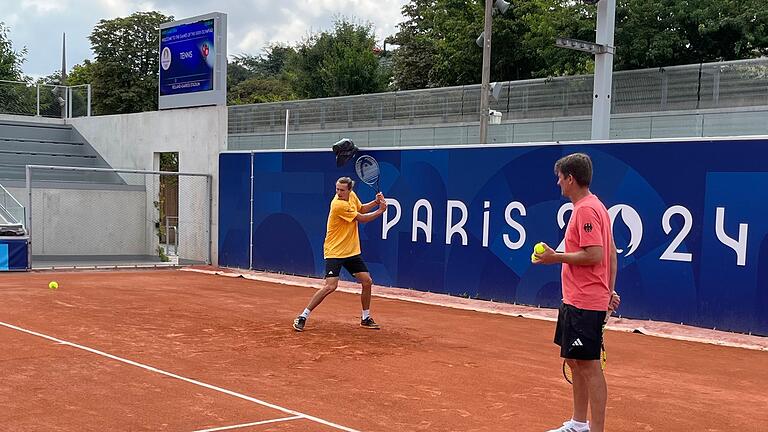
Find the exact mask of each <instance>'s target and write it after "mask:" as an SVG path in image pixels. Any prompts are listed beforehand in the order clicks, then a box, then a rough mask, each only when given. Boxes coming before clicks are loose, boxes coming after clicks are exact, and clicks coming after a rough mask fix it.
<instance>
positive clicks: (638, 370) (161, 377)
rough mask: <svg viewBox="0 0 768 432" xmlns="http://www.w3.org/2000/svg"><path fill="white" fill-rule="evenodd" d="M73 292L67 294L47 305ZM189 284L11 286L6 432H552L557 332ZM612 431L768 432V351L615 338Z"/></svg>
mask: <svg viewBox="0 0 768 432" xmlns="http://www.w3.org/2000/svg"><path fill="white" fill-rule="evenodd" d="M50 280H57V281H58V282H59V285H60V288H59V289H58V290H56V291H52V290H49V289H48V288H47V285H48V282H49V281H50ZM312 290H313V289H312V288H308V287H301V286H291V285H286V284H276V283H268V282H263V281H262V282H260V281H254V280H248V279H243V278H231V277H223V276H216V275H209V274H201V273H195V272H188V271H178V270H151V271H122V272H116V271H109V272H49V273H31V274H30V273H25V274H4V275H2V276H0V323H2V324H1V325H0V345H1V346H2V350H0V365H1V366H0V382H1V383H2V384H1V385H0V406H2V407H3V408H2V410H0V412H1V413H2V414H0V429H2V430H9V431H107V430H109V431H118V430H119V431H190V432H191V431H204V430H205V431H213V430H235V431H281V432H282V431H320V432H324V431H338V430H345V431H386V432H393V431H404V432H405V431H408V432H411V431H506V430H514V431H545V430H547V429H549V428H553V427H556V426H558V425H559V424H560V423H561V422H562V421H563V420H565V419H566V418H568V417H569V415H570V394H569V392H570V387H569V385H568V384H567V383H566V382H565V381H564V380H563V378H562V375H561V370H560V366H561V365H560V360H559V359H558V351H557V349H556V347H555V346H554V345H553V344H552V343H551V342H550V340H551V338H552V332H553V327H554V324H553V323H552V322H549V321H543V320H535V319H527V318H518V317H513V316H505V315H499V314H489V313H482V312H476V311H468V310H458V309H453V308H447V307H442V306H434V305H428V304H422V303H414V302H407V301H401V300H395V299H389V298H374V302H373V313H374V316H375V318H376V320H377V321H379V322H380V323H381V324H382V326H383V328H382V330H380V331H372V330H367V329H362V328H360V327H359V326H358V321H359V318H358V314H359V309H360V308H359V297H358V296H356V295H355V294H351V293H344V292H338V293H334V294H333V295H332V296H330V297H329V298H328V299H327V300H326V301H325V302H324V303H323V304H322V306H320V307H319V308H318V309H317V310H316V311H315V312H314V313H313V314H312V316H311V318H310V320H309V321H308V324H307V328H306V331H305V332H303V333H296V332H294V331H293V330H292V329H291V322H292V320H293V318H294V317H295V315H296V313H297V312H299V311H301V310H302V309H303V308H304V306H305V305H306V302H307V301H308V299H309V297H310V296H311V294H312ZM606 345H607V349H608V353H609V359H608V369H607V370H606V376H607V380H608V384H609V401H608V422H607V429H606V430H608V431H632V432H636V431H661V432H669V431H692V430H706V431H710V432H716V431H723V432H725V431H764V430H766V428H768V410H766V409H765V407H767V406H768V393H767V392H766V388H768V367H766V366H768V351H765V350H750V349H743V348H733V347H725V346H717V345H712V344H703V343H696V342H688V341H679V340H672V339H666V338H659V337H651V336H645V335H640V334H633V333H628V332H618V331H608V332H607V333H606Z"/></svg>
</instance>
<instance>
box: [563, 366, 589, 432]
mask: <svg viewBox="0 0 768 432" xmlns="http://www.w3.org/2000/svg"><path fill="white" fill-rule="evenodd" d="M565 361H566V363H568V366H570V367H571V372H572V374H573V386H572V388H573V417H572V418H573V420H576V421H578V422H582V423H586V422H587V409H588V407H589V387H587V381H586V379H585V376H584V371H583V370H582V365H581V362H579V361H578V360H572V359H566V360H565Z"/></svg>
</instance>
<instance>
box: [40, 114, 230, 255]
mask: <svg viewBox="0 0 768 432" xmlns="http://www.w3.org/2000/svg"><path fill="white" fill-rule="evenodd" d="M69 123H71V124H72V126H73V127H74V128H75V130H76V131H77V132H78V133H80V134H81V135H82V136H83V137H84V138H85V139H86V140H87V141H88V142H89V143H90V144H91V145H92V146H93V147H94V148H95V149H96V150H97V151H98V152H99V154H101V156H102V157H103V158H104V159H105V160H106V161H107V163H109V164H110V165H111V166H112V167H113V168H116V169H140V170H157V169H158V168H159V166H158V161H157V158H156V157H155V154H156V153H162V152H178V153H179V171H181V172H192V173H202V174H209V175H211V176H212V178H211V181H212V184H211V185H210V187H211V193H212V200H213V204H212V206H211V208H212V212H211V226H210V230H211V241H212V244H211V258H212V261H213V263H214V264H215V263H216V262H217V259H216V257H217V256H218V251H217V245H218V204H217V203H218V163H219V162H218V161H219V159H218V155H219V152H221V151H224V150H226V149H227V107H225V106H215V107H200V108H187V109H176V110H165V111H154V112H145V113H136V114H127V115H112V116H100V117H81V118H74V119H71V120H69ZM190 185H191V186H190ZM201 185H202V186H201ZM204 185H205V182H204V181H202V183H201V182H200V181H198V180H193V181H190V182H189V183H187V182H185V181H182V183H181V184H180V187H179V193H180V202H179V218H180V220H182V221H185V220H186V221H188V223H189V224H190V225H191V226H193V227H197V229H183V228H184V226H182V227H181V228H180V231H179V244H180V248H183V247H193V248H195V249H197V248H200V247H205V248H206V250H207V247H208V246H207V245H203V243H205V235H204V234H205V231H204V230H203V229H207V227H205V226H204V225H203V224H201V223H199V220H200V218H202V217H205V216H207V215H208V206H209V203H207V202H201V201H202V200H201V199H199V198H198V197H199V193H198V192H199V191H200V190H202V189H201V188H204V187H205V186H204ZM148 187H149V186H148ZM190 189H194V193H188V192H186V191H189V190H190ZM185 195H187V196H188V197H193V198H192V199H187V200H186V201H185V200H184V196H185ZM151 202H152V196H151V195H148V196H147V205H151ZM33 229H34V226H33ZM181 252H182V253H184V252H185V251H184V250H183V249H182V250H181Z"/></svg>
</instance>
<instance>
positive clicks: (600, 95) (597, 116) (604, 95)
mask: <svg viewBox="0 0 768 432" xmlns="http://www.w3.org/2000/svg"><path fill="white" fill-rule="evenodd" d="M615 26H616V0H601V1H600V2H598V4H597V34H596V35H595V43H596V44H597V45H603V46H604V47H606V49H605V50H603V51H602V52H598V53H596V54H595V80H594V89H593V96H594V99H593V100H592V139H593V140H607V139H609V138H610V136H611V85H612V83H613V51H614V46H613V33H614V29H615Z"/></svg>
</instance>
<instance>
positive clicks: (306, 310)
mask: <svg viewBox="0 0 768 432" xmlns="http://www.w3.org/2000/svg"><path fill="white" fill-rule="evenodd" d="M310 312H312V311H311V310H309V309H304V312H302V313H301V316H303V317H304V318H309V313H310Z"/></svg>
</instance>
